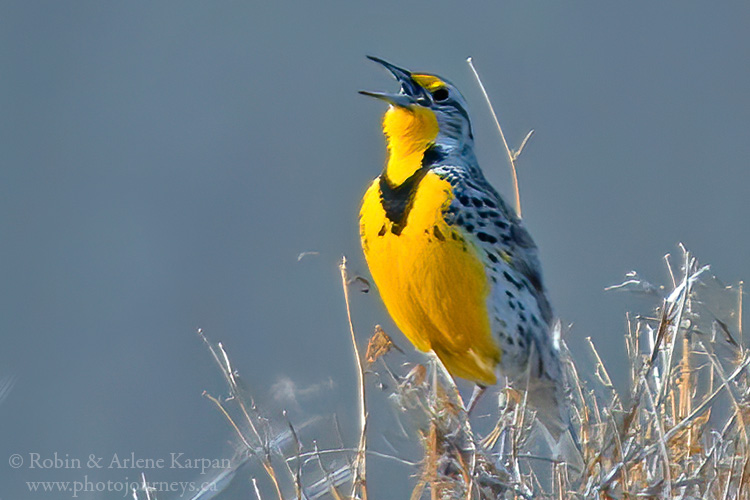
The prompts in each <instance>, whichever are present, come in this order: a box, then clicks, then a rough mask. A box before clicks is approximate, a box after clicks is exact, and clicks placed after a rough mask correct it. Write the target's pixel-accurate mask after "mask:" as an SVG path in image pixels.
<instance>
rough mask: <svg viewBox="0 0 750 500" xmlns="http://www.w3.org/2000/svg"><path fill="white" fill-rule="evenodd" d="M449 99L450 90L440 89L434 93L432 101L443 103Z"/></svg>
mask: <svg viewBox="0 0 750 500" xmlns="http://www.w3.org/2000/svg"><path fill="white" fill-rule="evenodd" d="M446 99H448V89H446V88H439V89H437V90H436V91H435V92H433V93H432V100H433V101H435V102H443V101H445V100H446Z"/></svg>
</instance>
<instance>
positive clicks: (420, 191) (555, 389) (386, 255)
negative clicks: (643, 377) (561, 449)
mask: <svg viewBox="0 0 750 500" xmlns="http://www.w3.org/2000/svg"><path fill="white" fill-rule="evenodd" d="M368 58H369V59H370V60H372V61H374V62H376V63H378V64H380V65H382V66H384V67H385V68H386V69H387V70H388V71H389V72H390V73H391V74H392V75H393V77H394V78H395V79H396V81H397V82H398V83H399V84H400V90H399V91H398V92H397V93H388V92H371V91H365V90H362V91H360V93H361V94H363V95H366V96H370V97H374V98H376V99H378V100H381V101H385V103H387V104H388V109H387V111H386V112H385V115H384V116H383V120H382V128H383V133H384V135H385V138H386V144H387V160H386V161H385V166H384V168H383V171H382V172H381V173H380V175H379V176H378V177H377V178H375V179H374V180H373V181H372V182H371V184H370V185H369V187H367V189H366V192H365V194H364V197H363V199H362V204H361V208H360V214H359V229H360V239H361V244H362V249H363V252H364V256H365V260H366V262H367V266H368V267H369V270H370V274H371V275H372V278H373V280H374V283H375V285H376V287H377V289H378V291H379V293H380V297H381V299H382V301H383V303H384V304H385V307H386V309H387V310H388V313H389V314H390V316H391V318H392V319H393V321H394V323H395V324H396V326H397V327H398V328H399V329H400V330H401V332H402V333H403V334H404V335H405V336H406V337H407V338H408V339H409V340H410V341H411V342H412V344H414V346H415V347H416V348H417V349H418V350H421V351H426V352H429V351H433V352H434V353H435V354H436V355H437V357H438V358H439V359H440V361H441V362H442V363H443V365H444V366H445V368H446V369H447V370H448V372H449V373H450V374H451V375H452V376H453V377H458V378H463V379H467V380H469V381H472V382H474V383H475V384H476V386H475V389H476V388H479V389H480V390H479V391H476V390H475V394H474V396H473V397H472V400H475V396H476V395H477V394H478V393H480V392H481V390H482V389H483V388H486V387H487V386H490V385H493V384H496V383H497V382H498V374H500V375H503V376H505V377H506V378H507V380H508V381H509V382H510V383H511V384H512V385H515V386H516V387H518V388H519V390H526V391H527V395H528V396H527V403H528V405H529V406H530V407H531V408H532V409H534V410H535V411H536V413H537V419H538V420H539V421H540V422H541V423H542V424H543V425H544V426H545V428H546V429H547V430H548V431H549V432H550V434H552V435H553V436H555V437H559V435H560V433H561V432H562V431H563V430H565V429H566V428H567V427H568V422H569V419H568V418H566V417H565V414H564V411H563V408H562V406H563V405H562V402H563V387H562V382H561V378H562V377H561V376H562V369H561V361H560V350H559V342H558V341H556V340H555V338H554V335H553V325H554V323H555V320H554V315H553V311H552V307H551V305H550V301H549V299H548V296H547V292H546V289H545V287H544V283H543V279H542V272H541V264H540V261H539V255H538V249H537V246H536V244H535V243H534V240H533V239H532V238H531V236H530V234H529V232H528V231H527V230H526V228H525V227H524V224H523V222H522V221H521V219H520V218H519V217H518V216H517V214H516V213H515V211H514V210H513V209H512V208H511V207H509V206H508V204H507V203H506V202H505V200H504V199H503V198H502V197H501V196H500V194H499V193H498V192H497V191H496V190H495V189H494V188H493V187H492V186H491V185H490V183H489V182H488V181H487V179H486V178H485V176H484V174H483V173H482V170H481V169H480V167H479V162H478V160H477V157H476V155H475V153H474V135H473V131H472V125H471V120H470V118H469V113H468V111H467V102H466V100H465V99H464V97H463V96H462V95H461V93H460V92H459V91H458V89H457V88H456V87H455V86H454V85H453V84H451V83H450V82H449V81H448V80H446V79H444V78H442V77H440V76H437V75H434V74H428V73H413V72H411V71H408V70H406V69H403V68H400V67H398V66H396V65H394V64H391V63H389V62H387V61H385V60H383V59H380V58H377V57H373V56H368ZM471 406H472V405H471V403H470V404H469V408H470V407H471Z"/></svg>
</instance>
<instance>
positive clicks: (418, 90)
mask: <svg viewBox="0 0 750 500" xmlns="http://www.w3.org/2000/svg"><path fill="white" fill-rule="evenodd" d="M368 58H369V59H371V60H373V61H375V62H377V63H379V64H381V65H383V66H385V68H387V69H388V71H390V72H391V74H392V75H393V76H394V77H395V78H396V80H397V81H398V82H399V83H400V84H401V89H400V91H399V92H398V93H387V92H369V91H365V90H362V91H360V93H361V94H364V95H367V96H371V97H375V98H378V99H381V100H383V101H386V102H387V103H388V104H390V107H389V108H388V111H386V113H385V116H384V118H383V131H384V132H385V134H386V136H387V137H388V146H389V149H390V150H391V154H393V153H394V149H401V148H405V149H406V150H411V149H415V150H416V149H422V150H423V149H424V148H426V147H429V146H430V145H432V144H438V145H440V146H441V147H442V148H447V149H452V148H457V147H461V146H464V145H466V144H467V143H472V142H473V135H472V131H471V122H470V121H469V114H468V112H467V111H466V100H465V99H464V97H463V96H462V95H461V93H460V92H459V91H458V89H456V87H455V86H453V85H452V84H451V83H450V82H448V81H447V80H445V79H444V78H441V77H439V76H436V75H431V74H427V73H412V72H410V71H408V70H405V69H403V68H399V67H398V66H395V65H393V64H391V63H389V62H386V61H384V60H382V59H379V58H377V57H372V56H368Z"/></svg>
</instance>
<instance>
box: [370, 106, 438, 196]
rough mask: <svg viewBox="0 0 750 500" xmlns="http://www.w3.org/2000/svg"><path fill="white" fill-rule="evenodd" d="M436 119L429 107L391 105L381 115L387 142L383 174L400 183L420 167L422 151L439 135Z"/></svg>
mask: <svg viewBox="0 0 750 500" xmlns="http://www.w3.org/2000/svg"><path fill="white" fill-rule="evenodd" d="M438 130H439V129H438V122H437V118H435V113H434V112H432V110H430V109H427V108H423V107H421V106H410V107H408V108H402V107H398V106H391V107H390V108H388V111H386V113H385V116H383V132H384V133H385V136H386V138H387V141H388V163H387V165H386V170H385V175H386V178H387V180H388V181H389V182H390V183H391V184H393V185H396V186H398V185H400V184H402V183H403V182H404V181H405V180H406V179H408V178H409V177H410V176H411V175H412V174H413V173H414V172H416V171H417V170H419V169H420V168H421V167H422V158H423V156H424V152H425V151H426V150H427V148H428V147H430V145H432V143H433V142H434V140H435V138H436V137H437V135H438Z"/></svg>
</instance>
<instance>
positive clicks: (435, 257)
mask: <svg viewBox="0 0 750 500" xmlns="http://www.w3.org/2000/svg"><path fill="white" fill-rule="evenodd" d="M381 191H382V188H381V182H380V179H376V180H375V182H373V183H372V184H371V185H370V187H369V189H368V190H367V193H366V194H365V197H364V199H363V202H362V209H361V212H360V235H361V239H362V248H363V249H364V253H365V258H366V259H367V264H368V266H369V268H370V272H371V273H372V277H373V279H374V280H375V284H376V285H377V287H378V290H379V291H380V295H381V297H382V299H383V302H384V303H385V306H386V307H387V309H388V312H389V313H390V315H391V317H392V318H393V320H394V321H395V323H396V325H397V326H398V327H399V328H400V329H401V331H402V332H403V333H404V335H406V336H407V337H408V338H409V340H410V341H411V342H412V343H413V344H414V345H415V346H416V347H417V348H418V349H420V350H422V351H427V350H430V349H432V350H434V351H435V353H436V354H437V355H438V356H439V357H440V359H441V360H442V361H443V363H444V364H445V366H446V368H447V369H448V371H449V372H450V373H451V374H453V375H455V376H458V377H461V378H466V379H469V380H473V381H475V382H479V383H482V384H486V385H490V384H494V383H495V382H496V376H495V370H494V368H495V366H496V365H497V363H499V361H500V354H501V353H500V349H499V348H498V346H497V344H496V342H495V341H494V339H493V337H492V334H491V329H490V319H489V316H488V313H487V298H488V295H489V292H490V285H489V283H488V279H487V275H486V273H485V269H484V264H483V263H482V260H481V259H480V258H479V257H478V255H480V254H479V253H478V252H477V249H476V248H475V247H474V246H473V244H472V243H471V242H470V241H467V240H466V239H465V238H464V237H463V235H462V234H461V233H460V231H459V230H458V229H457V228H454V227H451V226H449V225H448V224H447V223H446V222H445V220H444V217H443V214H444V211H445V209H446V208H447V207H448V205H449V204H450V202H451V200H452V198H453V195H452V191H451V186H450V183H448V182H447V181H445V180H444V179H441V178H440V177H439V176H438V175H436V174H434V173H432V172H430V171H428V172H427V173H426V174H425V175H424V176H423V177H421V178H420V179H419V181H418V184H417V185H416V186H415V187H414V192H413V194H412V196H411V198H410V200H409V205H408V207H407V208H406V214H405V218H404V220H403V221H401V222H400V223H399V222H396V223H395V226H394V221H393V220H391V218H389V215H391V216H392V214H389V213H387V212H386V209H385V208H384V206H383V196H382V193H381Z"/></svg>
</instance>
